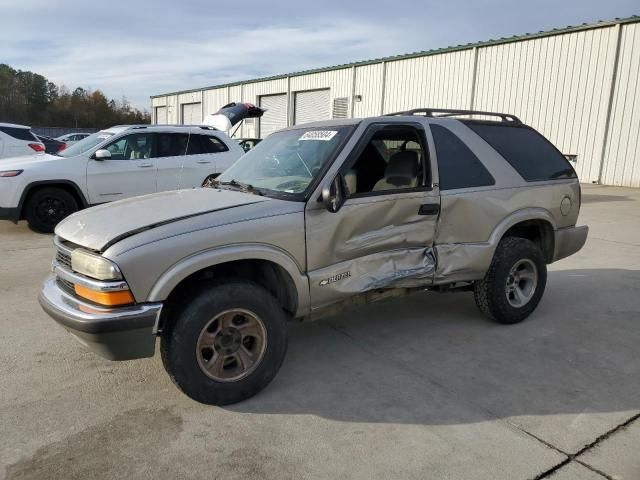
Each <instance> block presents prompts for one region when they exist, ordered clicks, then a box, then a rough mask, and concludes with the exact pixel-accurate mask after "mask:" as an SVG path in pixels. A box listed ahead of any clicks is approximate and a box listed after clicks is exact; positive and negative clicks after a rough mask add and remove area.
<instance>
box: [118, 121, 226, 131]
mask: <svg viewBox="0 0 640 480" xmlns="http://www.w3.org/2000/svg"><path fill="white" fill-rule="evenodd" d="M126 127H127V128H130V129H132V130H133V129H140V128H153V127H182V128H201V129H202V130H218V129H217V128H216V127H213V126H211V125H198V124H195V125H185V124H180V123H149V124H144V125H126Z"/></svg>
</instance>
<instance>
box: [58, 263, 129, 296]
mask: <svg viewBox="0 0 640 480" xmlns="http://www.w3.org/2000/svg"><path fill="white" fill-rule="evenodd" d="M53 272H54V273H55V274H56V275H57V276H58V277H60V278H62V279H63V280H66V281H67V282H71V283H73V284H78V285H82V286H83V287H86V288H89V289H91V290H95V291H97V292H122V291H124V290H129V285H128V284H127V282H123V281H116V282H101V281H100V280H93V279H91V278H89V277H85V276H84V275H80V274H79V273H75V272H72V271H71V270H69V269H68V268H65V267H64V266H62V265H61V264H60V263H58V262H56V261H55V260H54V262H53Z"/></svg>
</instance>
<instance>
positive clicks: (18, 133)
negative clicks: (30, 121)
mask: <svg viewBox="0 0 640 480" xmlns="http://www.w3.org/2000/svg"><path fill="white" fill-rule="evenodd" d="M0 131H2V132H4V133H6V134H7V135H9V136H10V137H13V138H17V139H18V140H25V141H27V142H33V141H39V140H36V139H35V138H34V136H33V135H32V133H31V130H29V129H28V128H16V127H0Z"/></svg>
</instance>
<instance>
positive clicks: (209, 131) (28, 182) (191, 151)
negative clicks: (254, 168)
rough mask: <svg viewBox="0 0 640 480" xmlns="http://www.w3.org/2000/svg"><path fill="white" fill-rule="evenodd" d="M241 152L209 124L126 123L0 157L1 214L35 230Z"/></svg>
mask: <svg viewBox="0 0 640 480" xmlns="http://www.w3.org/2000/svg"><path fill="white" fill-rule="evenodd" d="M243 154H244V151H243V150H242V148H241V147H240V146H239V145H238V144H237V143H236V142H235V141H234V140H231V139H230V138H229V137H228V136H227V135H226V134H225V133H223V132H221V131H219V130H217V129H215V128H213V127H209V126H168V125H124V126H122V125H121V126H115V127H111V128H109V129H106V130H102V131H100V132H97V133H94V134H92V135H90V136H88V137H87V138H85V139H84V140H81V141H79V142H77V143H75V144H73V145H71V146H70V147H69V148H67V149H66V150H62V151H61V152H59V153H57V154H56V155H49V154H41V155H37V156H35V155H34V156H31V157H21V158H15V159H5V160H0V219H4V220H11V221H13V222H17V221H18V220H20V219H26V220H27V221H28V222H29V226H30V227H31V228H32V229H33V230H36V231H39V232H52V231H53V229H54V227H55V226H56V224H57V223H58V222H59V221H60V220H62V219H63V218H65V217H66V216H68V215H70V214H71V213H73V212H75V211H77V210H79V209H81V208H86V207H90V206H92V205H97V204H100V203H105V202H111V201H113V200H121V199H124V198H128V197H134V196H136V195H144V194H147V193H154V192H161V191H165V190H175V189H180V188H192V187H200V186H201V185H202V184H203V183H204V182H205V181H207V180H209V179H210V178H215V177H216V176H217V175H218V174H220V173H221V172H223V171H224V170H225V169H226V168H227V167H229V166H230V165H231V164H232V163H234V162H235V161H236V160H237V159H238V158H240V157H241V156H242V155H243Z"/></svg>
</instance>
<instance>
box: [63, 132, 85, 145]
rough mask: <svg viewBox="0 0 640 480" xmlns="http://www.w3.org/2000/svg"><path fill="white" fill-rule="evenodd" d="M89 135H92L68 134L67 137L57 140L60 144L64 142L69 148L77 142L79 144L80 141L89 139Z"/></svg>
mask: <svg viewBox="0 0 640 480" xmlns="http://www.w3.org/2000/svg"><path fill="white" fill-rule="evenodd" d="M89 135H91V134H90V133H67V134H66V135H62V136H60V137H56V138H55V140H58V141H60V142H64V143H66V144H67V146H69V145H72V144H74V143H76V142H79V141H80V140H84V139H85V138H87V137H88V136H89Z"/></svg>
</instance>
